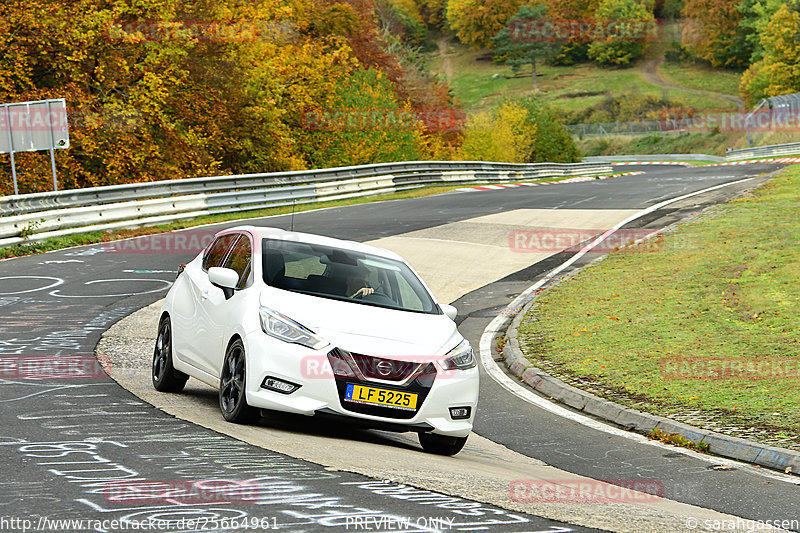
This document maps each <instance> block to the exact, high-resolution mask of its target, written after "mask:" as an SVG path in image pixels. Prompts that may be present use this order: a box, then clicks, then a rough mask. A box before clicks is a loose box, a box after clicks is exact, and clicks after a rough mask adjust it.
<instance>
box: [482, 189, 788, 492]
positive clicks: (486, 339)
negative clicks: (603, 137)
mask: <svg viewBox="0 0 800 533" xmlns="http://www.w3.org/2000/svg"><path fill="white" fill-rule="evenodd" d="M751 179H752V178H745V179H742V180H737V181H732V182H730V183H724V184H722V185H716V186H714V187H708V188H706V189H702V190H700V191H696V192H693V193H689V194H684V195H682V196H678V197H676V198H672V199H670V200H665V201H663V202H660V203H658V204H655V205H652V206H650V207H648V208H647V209H644V210H642V211H639V212H638V213H635V214H633V215H631V216H630V217H628V218H626V219H625V220H623V221H622V222H619V223H618V224H616V225H615V226H614V227H613V228H611V229H609V230H608V231H606V232H605V233H603V234H602V235H600V236H599V237H597V238H596V239H595V240H594V241H593V242H591V243H590V244H587V245H586V246H584V247H583V248H582V249H581V250H580V251H579V252H578V253H576V254H575V255H573V256H572V257H571V258H569V259H568V260H567V261H565V262H564V263H562V264H561V265H559V266H558V267H556V268H554V269H553V270H551V271H550V272H548V273H547V274H546V275H545V276H544V277H543V278H542V279H540V280H539V281H537V282H536V283H534V284H533V285H531V286H530V287H528V288H527V289H525V291H523V292H522V293H521V294H520V295H519V296H517V297H516V298H514V300H513V301H512V302H511V303H510V304H508V305H507V306H506V307H505V309H504V311H505V312H501V313H500V314H498V315H497V316H496V317H495V318H494V319H492V321H491V322H490V323H489V325H488V326H486V329H485V330H484V331H483V335H481V340H480V355H481V364H482V365H483V368H484V370H486V373H487V374H489V376H491V377H492V379H494V380H495V381H496V382H497V383H498V384H499V385H501V386H502V387H503V388H505V389H506V390H507V391H509V392H510V393H512V394H514V395H515V396H517V397H518V398H520V399H522V400H524V401H526V402H528V403H531V404H533V405H536V406H537V407H539V408H541V409H544V410H545V411H548V412H550V413H553V414H555V415H557V416H561V417H563V418H566V419H568V420H572V421H574V422H577V423H579V424H582V425H584V426H587V427H590V428H592V429H596V430H597V431H602V432H605V433H609V434H611V435H615V436H617V437H623V438H626V439H629V440H632V441H635V442H639V443H641V444H649V445H651V446H655V447H658V448H662V449H665V450H670V451H673V452H677V453H682V454H684V455H688V456H690V457H694V458H696V459H701V460H703V461H705V462H708V463H713V464H726V465H730V466H735V467H736V468H739V469H741V470H745V471H747V472H748V473H751V474H757V475H760V476H763V477H768V478H770V479H774V480H778V481H784V482H786V483H790V484H793V485H800V479H797V478H793V477H789V476H783V475H781V474H778V473H773V472H770V471H769V470H764V469H760V468H754V467H752V466H750V465H749V464H748V463H743V462H740V461H736V460H733V459H727V458H723V457H716V456H708V455H703V454H700V453H697V452H693V451H691V450H688V449H686V448H680V447H676V446H670V445H667V444H663V443H661V442H658V441H652V440H650V439H648V438H647V437H645V436H644V435H640V434H638V433H632V432H630V431H626V430H623V429H620V428H617V427H613V426H610V425H609V424H606V423H604V422H600V421H598V420H595V419H593V418H590V417H588V416H586V415H583V414H581V413H578V412H575V411H572V410H570V409H567V408H565V407H562V406H560V405H558V404H555V403H553V402H551V401H549V400H547V399H545V398H542V397H541V396H539V395H538V394H536V393H535V392H533V391H532V390H531V389H529V388H527V387H524V386H522V385H520V384H519V383H517V382H516V381H514V380H513V379H511V378H510V377H509V376H508V375H507V374H506V373H505V372H503V370H502V369H501V368H500V366H499V365H498V364H497V362H496V361H495V360H494V358H493V357H492V341H493V340H494V338H495V336H496V335H497V334H498V333H499V332H500V331H501V330H502V329H503V328H504V327H505V326H506V324H507V323H508V322H510V320H509V318H508V317H509V316H513V314H512V313H511V312H512V311H514V310H519V309H522V308H523V307H524V306H525V304H527V303H528V302H529V301H530V300H531V298H532V297H533V294H534V291H536V290H537V289H540V288H541V287H542V286H544V285H545V284H546V283H547V282H549V281H550V280H552V279H553V278H554V277H555V276H557V275H558V274H559V273H561V272H563V271H564V270H565V269H566V268H568V267H569V266H571V265H572V264H574V263H575V262H576V261H577V260H578V259H580V258H581V257H583V256H584V255H586V253H587V252H589V251H590V250H591V249H592V248H594V247H595V246H597V245H598V244H600V243H601V242H603V240H605V239H606V237H608V236H609V235H611V234H612V233H614V232H616V231H617V230H619V229H620V228H621V227H622V226H624V225H625V224H628V223H630V222H632V221H634V220H636V219H638V218H641V217H643V216H645V215H647V214H649V213H652V212H653V211H656V210H658V209H661V208H662V207H664V206H667V205H669V204H672V203H675V202H679V201H681V200H685V199H687V198H691V197H692V196H698V195H700V194H703V193H706V192H710V191H713V190H716V189H721V188H722V187H727V186H729V185H735V184H737V183H742V182H745V181H748V180H751Z"/></svg>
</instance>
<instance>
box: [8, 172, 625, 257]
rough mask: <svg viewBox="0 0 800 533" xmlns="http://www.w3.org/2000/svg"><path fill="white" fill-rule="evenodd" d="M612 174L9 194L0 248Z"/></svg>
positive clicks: (251, 178)
mask: <svg viewBox="0 0 800 533" xmlns="http://www.w3.org/2000/svg"><path fill="white" fill-rule="evenodd" d="M611 171H612V170H611V166H610V165H609V164H607V163H531V164H514V163H487V162H475V161H454V162H449V161H418V162H402V163H382V164H377V165H363V166H357V167H338V168H329V169H322V170H307V171H299V172H276V173H269V174H244V175H234V176H214V177H209V178H191V179H183V180H169V181H155V182H148V183H132V184H125V185H112V186H107V187H93V188H88V189H75V190H67V191H59V192H47V193H34V194H24V195H18V196H6V197H2V198H0V246H9V245H13V244H18V243H21V242H31V241H37V240H42V239H45V238H48V237H57V236H62V235H69V234H72V233H79V232H86V231H100V230H108V229H114V228H122V227H134V226H141V225H146V224H163V223H167V222H171V221H174V220H180V219H187V218H194V217H197V216H201V215H208V214H217V213H231V212H244V211H249V210H256V209H262V208H265V207H279V206H284V205H291V204H292V203H296V204H304V203H312V202H317V201H323V200H336V199H342V198H352V197H356V196H368V195H377V194H385V193H391V192H396V191H402V190H406V189H412V188H416V187H422V186H425V185H436V184H444V183H483V182H492V181H524V180H531V179H536V178H552V177H564V176H580V175H598V174H608V173H611Z"/></svg>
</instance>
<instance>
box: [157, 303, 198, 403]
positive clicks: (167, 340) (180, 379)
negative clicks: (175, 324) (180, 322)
mask: <svg viewBox="0 0 800 533" xmlns="http://www.w3.org/2000/svg"><path fill="white" fill-rule="evenodd" d="M151 376H152V378H153V387H155V389H156V390H157V391H160V392H180V391H182V390H183V387H185V386H186V381H187V380H188V379H189V376H187V375H186V374H184V373H183V372H181V371H179V370H175V367H173V366H172V324H171V323H170V320H169V317H168V316H165V317H164V318H162V319H161V322H159V324H158V337H156V347H155V349H154V350H153V365H152V368H151Z"/></svg>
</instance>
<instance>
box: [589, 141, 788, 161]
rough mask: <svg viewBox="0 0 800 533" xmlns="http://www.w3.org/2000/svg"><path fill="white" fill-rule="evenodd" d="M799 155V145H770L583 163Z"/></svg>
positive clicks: (613, 157) (606, 158)
mask: <svg viewBox="0 0 800 533" xmlns="http://www.w3.org/2000/svg"><path fill="white" fill-rule="evenodd" d="M795 154H800V143H786V144H772V145H769V146H759V147H756V148H744V149H742V150H728V152H727V153H726V154H725V157H720V156H718V155H708V154H647V155H600V156H590V157H584V158H583V162H585V163H622V162H636V161H642V162H646V161H714V162H716V163H721V162H724V161H741V160H743V159H758V158H761V157H778V156H786V155H795Z"/></svg>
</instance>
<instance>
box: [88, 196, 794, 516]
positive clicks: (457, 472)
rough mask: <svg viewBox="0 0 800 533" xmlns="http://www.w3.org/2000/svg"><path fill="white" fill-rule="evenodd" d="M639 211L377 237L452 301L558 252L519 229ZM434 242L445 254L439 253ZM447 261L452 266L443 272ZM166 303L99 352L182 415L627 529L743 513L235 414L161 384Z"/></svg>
mask: <svg viewBox="0 0 800 533" xmlns="http://www.w3.org/2000/svg"><path fill="white" fill-rule="evenodd" d="M633 212H634V211H632V210H527V209H523V210H517V211H511V212H508V213H503V214H496V215H488V216H484V217H478V218H474V219H469V220H465V221H461V222H455V223H452V224H445V225H442V226H437V227H434V228H430V229H426V230H420V231H412V232H409V233H406V234H402V235H398V236H394V237H387V238H381V239H377V240H375V241H370V242H369V244H374V245H377V246H381V247H385V248H389V249H391V250H394V251H396V252H397V253H399V254H401V255H402V256H403V257H405V258H406V259H407V260H408V261H409V262H410V263H411V264H412V266H414V268H415V269H416V270H417V271H418V272H419V273H420V275H421V276H422V277H423V279H424V280H425V281H426V283H427V284H428V285H429V287H430V288H431V290H432V291H433V292H434V294H436V296H437V298H438V299H439V300H440V301H442V302H451V301H454V300H456V299H457V298H458V297H460V296H462V295H463V294H466V293H467V292H469V291H470V290H473V289H475V288H479V287H482V286H484V285H487V284H489V283H491V282H493V281H496V280H498V279H501V278H503V277H504V276H506V275H508V274H511V273H513V272H516V271H518V270H520V269H521V268H525V267H527V266H529V265H531V264H533V263H536V262H538V261H539V260H541V259H543V258H545V257H548V256H549V255H552V254H550V253H541V254H540V253H519V252H515V251H513V250H512V249H511V247H510V246H509V241H508V235H509V232H510V231H511V230H513V229H537V228H551V229H552V228H569V229H597V230H604V229H606V228H609V227H611V226H613V225H614V224H615V223H616V222H619V221H621V220H624V219H625V218H626V217H628V216H629V215H630V214H632V213H633ZM599 232H600V231H598V233H599ZM432 246H435V252H436V253H431V250H432ZM553 253H556V252H555V251H553ZM443 270H447V273H446V274H442V271H443ZM159 309H160V302H156V303H154V304H152V305H151V306H149V307H146V308H144V309H142V310H140V311H138V312H136V313H134V314H133V315H131V316H129V317H127V318H125V319H123V320H122V321H120V322H118V323H117V324H116V325H115V326H113V327H112V328H111V329H109V330H108V331H107V332H106V334H105V335H104V336H103V338H102V340H101V342H100V343H99V345H98V355H99V356H100V357H107V358H109V359H110V367H111V369H112V370H111V377H112V378H113V379H115V380H116V381H117V382H118V383H120V384H121V385H122V386H123V387H124V388H126V389H128V390H129V391H131V392H132V393H133V394H135V395H136V396H138V397H139V398H141V399H142V400H144V401H146V402H148V403H150V404H152V405H154V406H156V407H158V408H160V409H162V410H163V411H165V412H167V413H169V414H171V415H174V416H176V417H178V418H181V419H184V420H187V421H189V422H192V423H195V424H198V425H200V426H203V427H206V428H209V429H212V430H214V431H217V432H220V433H223V434H226V435H229V436H231V437H234V438H237V439H240V440H242V441H245V442H248V443H250V444H253V445H256V446H260V447H262V448H266V449H269V450H272V451H275V452H279V453H285V454H287V455H291V456H293V457H297V458H300V459H304V460H308V461H311V462H313V463H317V464H320V465H323V466H326V467H328V468H329V469H332V470H340V471H348V472H355V473H359V474H363V475H366V476H369V477H373V478H377V479H390V480H392V481H397V482H401V483H405V484H409V485H413V486H417V487H421V488H424V489H428V490H434V491H438V492H442V493H445V494H450V495H454V496H460V497H464V498H468V499H472V500H477V501H482V502H486V503H491V504H494V505H498V506H501V507H503V508H506V509H511V510H514V511H519V512H526V513H532V514H536V515H539V516H543V517H546V518H550V519H554V520H560V521H565V522H569V523H571V524H575V525H580V526H585V527H593V528H598V529H604V530H613V531H623V532H628V531H629V532H638V531H697V530H700V531H703V530H713V529H708V528H706V527H705V526H704V525H703V524H705V523H713V522H714V521H717V522H718V523H719V522H724V523H730V521H734V522H735V521H736V520H737V518H736V517H735V516H732V515H728V514H724V513H719V512H716V511H713V510H709V509H704V508H701V507H697V506H693V505H689V504H685V503H680V502H676V501H673V500H669V499H666V498H657V499H654V498H648V497H646V495H643V497H642V498H637V497H636V495H633V496H632V497H631V498H630V501H628V502H626V503H621V502H618V503H603V504H598V503H585V502H580V501H573V502H571V503H551V502H546V503H542V502H536V501H527V500H526V499H525V498H512V492H511V490H510V487H513V486H514V483H515V482H517V483H518V482H520V481H521V480H548V481H551V480H557V483H561V484H563V485H565V486H568V485H570V484H572V483H582V482H584V483H588V484H590V485H592V486H594V487H597V486H598V483H599V482H598V481H596V480H592V479H591V478H586V477H581V476H578V475H575V474H572V473H569V472H566V471H563V470H559V469H556V468H554V467H551V466H548V465H546V464H544V463H542V462H541V461H538V460H536V459H532V458H530V457H527V456H525V455H523V454H520V453H517V452H514V451H512V450H509V449H508V448H506V447H505V446H502V445H500V444H497V443H494V442H492V441H490V440H488V439H485V438H482V437H480V436H479V435H476V434H473V435H471V436H470V438H469V441H468V442H467V445H466V447H465V448H464V450H463V451H462V452H461V453H459V454H458V455H456V456H455V457H441V456H436V455H431V454H426V453H424V452H422V451H421V450H420V449H419V445H418V444H417V440H416V438H415V436H414V435H413V434H394V433H388V432H379V431H361V430H355V429H354V430H352V431H350V432H349V433H347V432H344V433H342V431H343V430H342V428H341V425H339V426H337V429H332V430H325V429H323V430H319V431H316V429H317V428H316V427H315V432H314V433H310V432H309V431H308V428H307V426H306V427H304V425H303V421H304V420H307V419H305V417H296V416H294V415H285V416H284V415H276V416H275V417H274V418H273V417H268V418H266V419H265V420H264V421H262V423H261V425H254V426H241V425H236V424H230V423H227V422H225V421H224V420H223V418H222V416H221V414H220V413H219V407H218V399H217V391H216V390H215V389H213V388H211V387H208V386H206V385H204V384H202V383H199V382H198V381H196V380H194V379H192V380H190V381H189V383H188V384H187V388H186V390H185V392H184V393H183V394H163V393H159V392H157V391H155V390H154V389H153V387H152V385H151V381H150V361H151V358H152V350H153V345H154V342H155V336H156V329H157V321H158V315H159ZM298 418H299V419H300V420H299V421H298ZM376 444H378V445H376ZM639 500H641V501H639ZM706 521H708V522H706ZM692 526H695V527H692ZM764 531H779V530H778V529H774V528H773V529H769V528H766V529H764Z"/></svg>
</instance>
